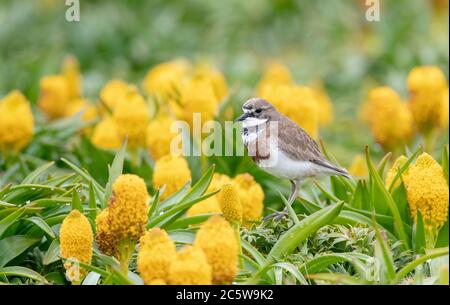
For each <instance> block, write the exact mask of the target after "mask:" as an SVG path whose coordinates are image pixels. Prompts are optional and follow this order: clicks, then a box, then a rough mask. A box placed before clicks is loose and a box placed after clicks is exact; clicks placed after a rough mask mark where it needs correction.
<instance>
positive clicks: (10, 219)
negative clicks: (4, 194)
mask: <svg viewBox="0 0 450 305" xmlns="http://www.w3.org/2000/svg"><path fill="white" fill-rule="evenodd" d="M23 213H24V209H17V210H16V211H14V212H12V213H11V214H9V215H8V216H6V217H5V218H3V219H2V220H0V236H2V234H3V233H4V232H5V231H6V229H8V227H9V226H10V225H12V224H13V223H15V222H16V221H17V219H19V217H20V216H22V214H23Z"/></svg>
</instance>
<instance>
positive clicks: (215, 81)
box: [195, 63, 228, 101]
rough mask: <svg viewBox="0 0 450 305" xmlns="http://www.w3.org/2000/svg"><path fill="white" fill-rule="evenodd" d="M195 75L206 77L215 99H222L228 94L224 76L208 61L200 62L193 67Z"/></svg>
mask: <svg viewBox="0 0 450 305" xmlns="http://www.w3.org/2000/svg"><path fill="white" fill-rule="evenodd" d="M195 75H196V76H197V77H200V78H206V79H208V80H209V81H210V82H211V84H212V86H213V88H214V92H215V94H216V97H217V100H219V101H221V100H223V99H224V98H225V97H226V96H227V94H228V85H227V81H226V80H225V77H224V76H223V74H222V73H220V71H219V70H217V69H216V68H215V67H214V66H212V65H210V64H208V63H201V64H199V65H197V66H196V67H195Z"/></svg>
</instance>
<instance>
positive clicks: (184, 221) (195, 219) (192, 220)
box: [166, 214, 217, 230]
mask: <svg viewBox="0 0 450 305" xmlns="http://www.w3.org/2000/svg"><path fill="white" fill-rule="evenodd" d="M213 215H217V214H199V215H194V216H189V217H183V218H180V219H178V220H177V221H175V222H173V223H172V224H170V225H168V226H166V229H167V230H176V229H186V228H189V227H190V226H195V225H198V224H201V223H202V222H204V221H206V220H208V218H209V217H211V216H213Z"/></svg>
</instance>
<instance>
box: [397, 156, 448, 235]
mask: <svg viewBox="0 0 450 305" xmlns="http://www.w3.org/2000/svg"><path fill="white" fill-rule="evenodd" d="M404 179H405V185H406V191H407V195H408V203H409V208H410V210H411V214H412V217H413V218H414V219H416V217H417V211H420V213H421V214H422V217H423V220H424V223H425V226H426V228H428V229H438V228H440V227H441V226H442V225H443V224H444V223H445V221H446V220H447V216H448V195H449V194H448V185H447V181H446V179H445V176H444V172H443V170H442V167H441V166H440V165H439V164H438V163H437V162H436V161H435V160H434V159H433V157H432V156H430V155H429V154H427V153H423V154H421V155H420V156H419V157H418V158H417V160H416V163H415V164H411V165H410V166H409V170H408V175H407V176H406V177H405V178H404Z"/></svg>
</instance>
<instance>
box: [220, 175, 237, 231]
mask: <svg viewBox="0 0 450 305" xmlns="http://www.w3.org/2000/svg"><path fill="white" fill-rule="evenodd" d="M217 200H218V201H219V203H220V208H221V210H222V212H223V215H224V216H225V218H226V219H227V220H228V221H229V222H231V223H239V224H240V223H242V204H241V200H240V198H239V193H238V192H237V190H236V187H234V186H233V185H232V184H225V185H224V186H223V187H222V189H221V190H220V192H219V193H217Z"/></svg>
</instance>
